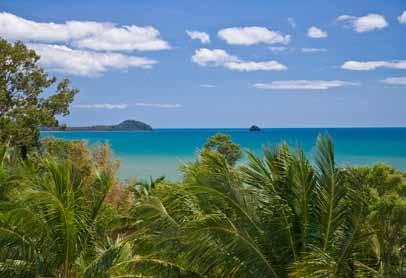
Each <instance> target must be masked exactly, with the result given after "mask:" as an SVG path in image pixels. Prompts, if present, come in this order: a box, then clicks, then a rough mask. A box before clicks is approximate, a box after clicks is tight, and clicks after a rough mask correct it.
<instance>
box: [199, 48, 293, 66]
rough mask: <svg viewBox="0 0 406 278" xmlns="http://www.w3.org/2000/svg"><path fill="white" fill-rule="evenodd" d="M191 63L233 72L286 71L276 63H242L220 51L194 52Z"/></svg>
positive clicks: (201, 50)
mask: <svg viewBox="0 0 406 278" xmlns="http://www.w3.org/2000/svg"><path fill="white" fill-rule="evenodd" d="M192 61H193V62H194V63H196V64H198V65H200V66H213V67H225V68H227V69H230V70H235V71H260V70H261V71H270V70H276V71H280V70H286V69H287V68H286V66H284V65H282V64H280V63H278V62H277V61H260V62H254V61H243V60H240V59H239V58H238V57H236V56H233V55H230V54H228V53H227V52H226V51H224V50H222V49H213V50H211V49H207V48H201V49H198V50H196V51H195V54H194V55H193V56H192Z"/></svg>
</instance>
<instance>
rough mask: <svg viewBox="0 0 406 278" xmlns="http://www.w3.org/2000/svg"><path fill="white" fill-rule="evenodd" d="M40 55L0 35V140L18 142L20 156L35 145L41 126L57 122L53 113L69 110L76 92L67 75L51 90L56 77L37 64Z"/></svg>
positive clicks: (9, 142) (60, 113)
mask: <svg viewBox="0 0 406 278" xmlns="http://www.w3.org/2000/svg"><path fill="white" fill-rule="evenodd" d="M39 58H40V57H39V56H38V55H37V54H36V53H35V52H34V51H33V50H30V49H28V48H27V47H26V46H25V45H24V44H23V43H21V42H16V43H14V44H11V43H9V42H7V41H5V40H3V39H1V38H0V143H3V144H5V143H8V144H12V145H14V146H18V147H19V148H20V149H21V150H22V151H23V156H25V153H26V152H27V149H29V148H30V147H32V146H35V145H38V140H39V127H40V126H56V125H58V121H57V119H56V116H58V115H62V116H65V115H67V114H68V113H69V110H68V108H69V104H70V103H71V102H72V101H73V98H74V96H75V94H76V93H77V90H76V89H71V88H70V87H69V80H67V79H64V80H62V81H61V82H60V83H58V84H57V85H56V86H55V88H54V90H55V92H54V93H52V92H51V90H52V88H53V85H54V84H55V82H56V78H55V77H49V76H48V74H47V73H46V72H45V71H44V70H43V69H42V68H41V67H40V66H39V65H38V61H39ZM45 95H47V97H45Z"/></svg>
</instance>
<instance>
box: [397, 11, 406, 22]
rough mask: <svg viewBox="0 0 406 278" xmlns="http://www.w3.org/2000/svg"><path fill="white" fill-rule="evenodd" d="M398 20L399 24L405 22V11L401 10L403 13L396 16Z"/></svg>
mask: <svg viewBox="0 0 406 278" xmlns="http://www.w3.org/2000/svg"><path fill="white" fill-rule="evenodd" d="M398 21H399V23H401V24H406V11H403V13H402V14H401V15H400V16H398Z"/></svg>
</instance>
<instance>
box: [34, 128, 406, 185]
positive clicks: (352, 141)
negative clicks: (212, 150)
mask: <svg viewBox="0 0 406 278" xmlns="http://www.w3.org/2000/svg"><path fill="white" fill-rule="evenodd" d="M217 132H221V133H226V134H229V135H230V136H231V137H232V139H233V141H234V142H236V143H238V144H240V145H241V146H242V147H243V148H245V149H251V150H253V151H255V152H257V153H260V152H261V149H262V148H263V147H265V146H269V145H275V144H279V143H280V142H282V141H286V142H288V143H289V144H290V145H292V146H296V145H301V146H302V147H303V148H304V150H305V151H306V153H307V154H308V155H310V156H311V155H312V152H313V148H314V145H315V141H316V138H317V135H318V134H326V133H327V134H329V135H330V136H332V137H333V139H334V144H335V151H336V158H337V161H338V162H339V163H340V164H341V165H346V164H351V165H371V164H374V163H376V162H378V161H380V162H384V163H387V164H390V165H393V166H395V167H397V168H400V169H403V170H406V144H405V143H406V128H339V129H334V128H329V129H326V128H294V129H292V128H291V129H282V128H281V129H280V128H275V129H274V128H272V129H262V131H261V132H249V131H248V130H247V129H156V130H154V131H152V132H138V131H137V132H118V131H115V132H81V131H80V132H79V131H73V132H53V131H48V132H42V133H41V134H42V136H43V137H47V136H54V137H57V138H62V139H67V140H78V139H84V140H87V141H88V142H89V144H91V145H92V144H95V143H97V142H99V143H105V142H108V143H109V144H110V146H111V148H112V150H113V153H114V156H115V158H117V159H119V160H121V167H120V170H119V176H120V177H121V178H125V179H127V178H132V177H140V178H146V177H149V176H154V177H157V176H160V175H166V176H167V177H169V178H173V179H176V178H178V177H179V176H180V174H179V172H178V167H179V165H180V164H181V163H182V162H185V161H190V160H193V159H194V158H195V157H196V153H197V151H198V149H199V148H201V147H202V146H203V145H204V143H205V142H206V140H207V138H209V137H210V136H212V135H214V134H216V133H217Z"/></svg>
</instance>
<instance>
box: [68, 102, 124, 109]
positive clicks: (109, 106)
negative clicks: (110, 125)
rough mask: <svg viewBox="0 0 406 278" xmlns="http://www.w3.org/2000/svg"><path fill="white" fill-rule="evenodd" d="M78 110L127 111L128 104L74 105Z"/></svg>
mask: <svg viewBox="0 0 406 278" xmlns="http://www.w3.org/2000/svg"><path fill="white" fill-rule="evenodd" d="M74 107H76V108H83V109H109V110H111V109H126V108H127V107H128V105H127V104H110V103H100V104H78V105H74Z"/></svg>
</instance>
